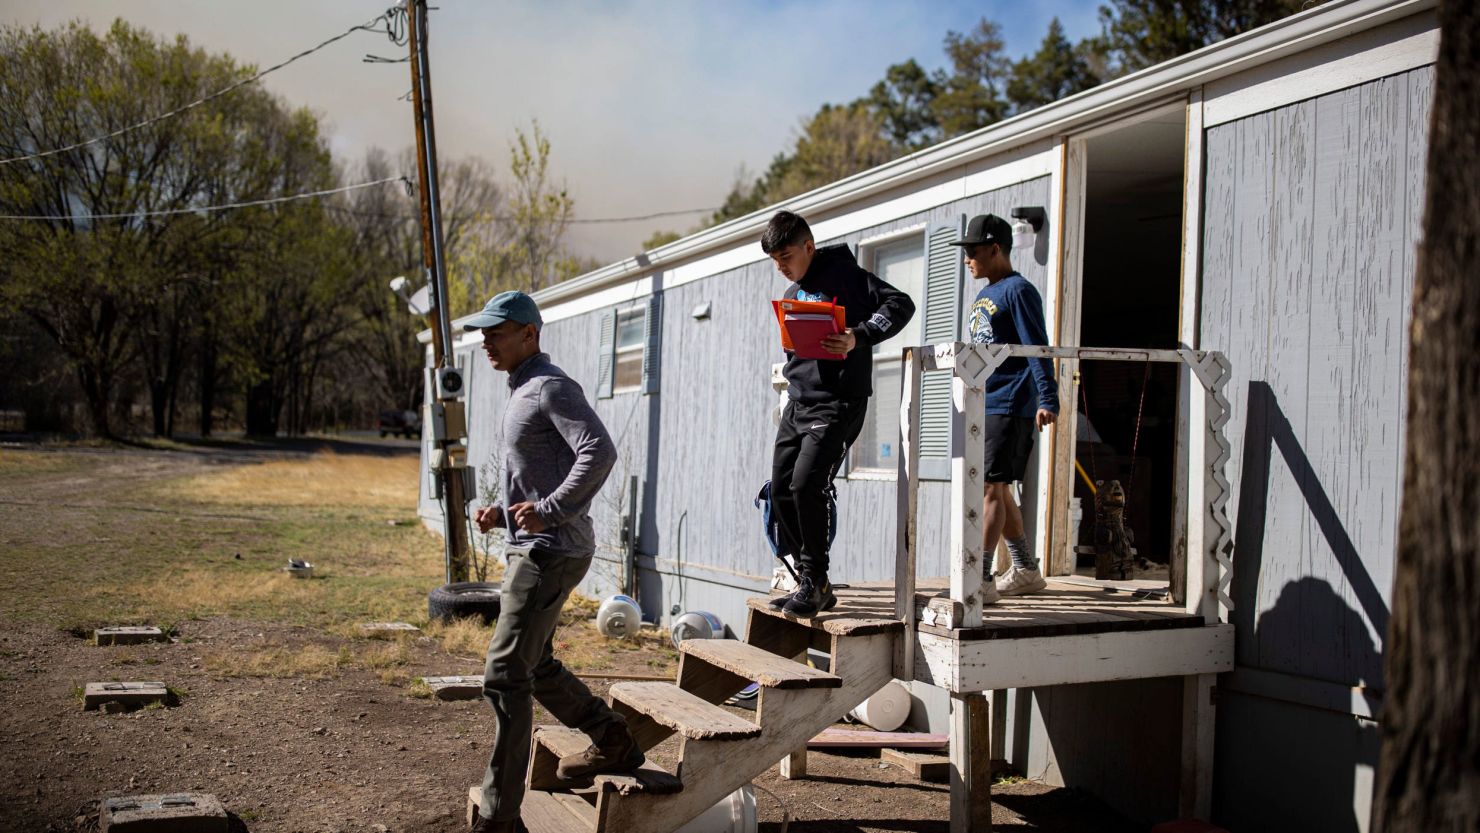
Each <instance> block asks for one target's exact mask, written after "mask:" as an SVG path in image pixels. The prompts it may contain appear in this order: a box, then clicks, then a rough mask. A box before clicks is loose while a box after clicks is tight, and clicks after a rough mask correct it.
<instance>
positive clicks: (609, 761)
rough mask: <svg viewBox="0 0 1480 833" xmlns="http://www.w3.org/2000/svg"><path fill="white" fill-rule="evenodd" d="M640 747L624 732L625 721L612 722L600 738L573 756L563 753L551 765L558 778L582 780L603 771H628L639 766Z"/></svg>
mask: <svg viewBox="0 0 1480 833" xmlns="http://www.w3.org/2000/svg"><path fill="white" fill-rule="evenodd" d="M643 760H644V758H643V755H642V750H641V749H639V748H638V747H637V740H636V739H635V738H633V737H632V733H631V732H629V731H627V724H625V723H612V724H609V725H608V726H607V728H606V731H605V732H604V733H602V735H601V738H600V739H599V740H597V741H596V742H595V743H593V744H591V745H590V746H588V747H586V749H585V751H583V752H581V753H579V754H576V755H566V756H565V757H564V758H561V759H560V764H559V765H558V766H556V768H555V777H556V778H559V779H560V780H562V781H574V782H586V781H589V780H590V779H591V776H593V775H600V774H602V773H607V772H631V771H632V770H634V769H637V768H638V767H640V766H642V762H643Z"/></svg>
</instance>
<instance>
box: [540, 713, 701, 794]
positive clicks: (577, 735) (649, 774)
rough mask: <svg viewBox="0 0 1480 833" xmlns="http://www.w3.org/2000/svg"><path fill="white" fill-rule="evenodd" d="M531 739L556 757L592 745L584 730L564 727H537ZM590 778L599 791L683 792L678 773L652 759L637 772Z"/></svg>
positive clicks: (555, 790)
mask: <svg viewBox="0 0 1480 833" xmlns="http://www.w3.org/2000/svg"><path fill="white" fill-rule="evenodd" d="M534 740H535V743H537V744H540V745H541V746H543V747H545V748H546V749H548V750H550V751H551V752H552V753H554V755H555V757H557V758H563V757H565V756H566V755H579V754H581V753H582V752H584V751H586V747H588V746H590V745H591V738H590V737H589V736H587V734H586V733H585V732H582V731H580V730H579V729H571V728H569V727H567V726H540V727H538V728H536V729H535V730H534ZM591 780H592V781H594V785H595V786H596V788H597V789H599V790H610V791H614V792H619V793H621V794H622V795H631V794H633V793H640V792H648V793H653V794H655V795H665V794H667V793H676V792H683V782H682V781H680V780H678V776H676V775H673V774H672V773H670V772H668V770H666V769H663V768H662V767H660V766H658V765H657V764H655V763H653V762H652V761H644V762H643V764H642V767H641V768H640V769H638V770H637V771H636V772H624V773H613V774H609V775H597V776H595V778H594V779H591ZM550 783H551V784H555V783H561V782H550ZM577 786H579V785H577ZM549 791H550V792H552V793H556V794H560V793H562V792H564V790H560V789H554V788H553V787H552V788H551V789H550V790H549Z"/></svg>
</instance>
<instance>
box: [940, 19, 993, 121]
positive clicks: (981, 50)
mask: <svg viewBox="0 0 1480 833" xmlns="http://www.w3.org/2000/svg"><path fill="white" fill-rule="evenodd" d="M945 51H946V57H947V58H948V59H949V60H950V62H951V72H950V74H949V75H945V74H944V73H942V75H941V76H940V77H939V83H941V86H942V88H943V89H942V90H941V92H940V94H939V95H937V96H936V97H935V99H934V101H933V102H932V109H933V110H934V111H935V117H936V119H937V120H938V121H939V123H940V127H941V134H942V135H941V138H942V139H949V138H951V137H952V136H959V135H961V134H962V133H970V132H971V131H973V130H976V129H978V128H981V127H986V126H987V125H989V124H993V123H995V122H998V121H1001V120H1002V119H1003V118H1004V117H1005V116H1006V115H1007V110H1008V107H1007V100H1006V98H1005V97H1004V91H1005V88H1006V86H1007V78H1008V73H1009V72H1011V69H1012V63H1011V62H1010V61H1009V60H1008V58H1007V54H1006V52H1005V47H1004V44H1003V40H1002V27H1001V26H998V25H997V24H996V23H993V22H992V21H990V20H987V19H986V18H982V19H981V20H979V21H977V24H976V26H975V27H973V28H972V29H971V31H970V32H967V33H964V34H963V33H961V32H954V31H953V32H948V33H946V39H945Z"/></svg>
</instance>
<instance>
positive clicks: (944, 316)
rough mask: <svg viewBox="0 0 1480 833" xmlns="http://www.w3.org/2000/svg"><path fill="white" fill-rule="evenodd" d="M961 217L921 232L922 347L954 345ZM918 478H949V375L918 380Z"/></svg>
mask: <svg viewBox="0 0 1480 833" xmlns="http://www.w3.org/2000/svg"><path fill="white" fill-rule="evenodd" d="M963 220H965V217H964V216H962V217H960V218H958V219H956V220H955V221H954V222H947V223H937V224H934V225H932V226H930V228H929V229H927V230H926V232H925V320H924V322H923V324H924V327H923V329H924V336H923V338H924V341H925V344H927V345H931V344H941V343H943V342H950V341H956V340H957V339H958V338H959V337H960V336H959V333H960V321H961V274H962V262H961V247H960V246H952V245H951V243H953V242H955V241H957V240H960V239H961V230H962V221H963ZM920 476H921V477H923V478H927V479H931V480H949V479H950V477H951V372H950V371H949V370H932V371H928V372H926V373H925V374H924V375H923V376H922V377H921V379H920Z"/></svg>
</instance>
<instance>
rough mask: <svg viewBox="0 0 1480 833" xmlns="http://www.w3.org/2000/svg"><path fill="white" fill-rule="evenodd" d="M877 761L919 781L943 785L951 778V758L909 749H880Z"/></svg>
mask: <svg viewBox="0 0 1480 833" xmlns="http://www.w3.org/2000/svg"><path fill="white" fill-rule="evenodd" d="M879 760H881V761H883V762H884V763H886V764H894V765H895V766H897V767H899V768H900V769H903V770H904V771H905V772H908V773H909V774H910V775H912V776H914V777H915V778H918V779H920V780H921V781H930V782H932V783H936V784H944V783H945V782H946V781H947V780H949V779H950V777H951V756H949V755H942V754H939V753H935V752H916V751H912V750H909V749H882V750H880V751H879Z"/></svg>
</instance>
